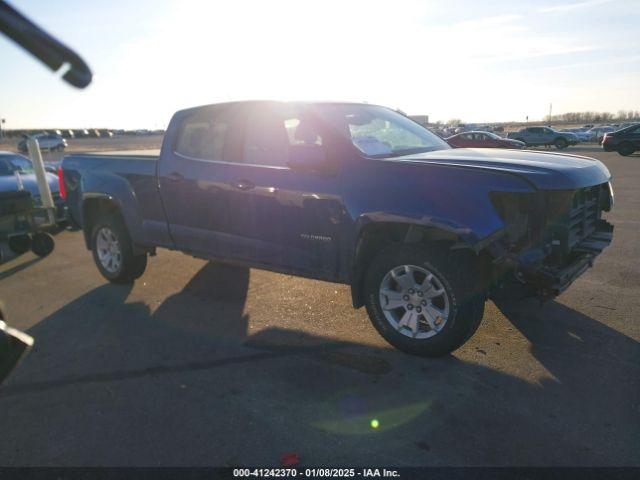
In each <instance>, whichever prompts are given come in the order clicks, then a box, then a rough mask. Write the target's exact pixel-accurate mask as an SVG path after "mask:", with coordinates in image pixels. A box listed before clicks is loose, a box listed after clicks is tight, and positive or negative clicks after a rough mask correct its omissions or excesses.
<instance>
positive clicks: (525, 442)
mask: <svg viewBox="0 0 640 480" xmlns="http://www.w3.org/2000/svg"><path fill="white" fill-rule="evenodd" d="M567 153H578V154H585V155H589V156H593V157H596V158H599V159H601V160H603V161H604V163H605V164H606V165H607V166H608V167H609V169H610V170H611V172H612V174H613V176H614V188H615V194H616V205H615V209H614V210H613V212H611V213H609V214H608V215H607V218H608V220H609V221H611V222H612V223H614V225H615V232H614V242H613V244H612V245H611V246H610V247H609V248H608V249H607V250H606V251H605V252H604V253H603V254H602V255H601V256H600V257H599V258H598V260H597V261H596V264H595V266H594V268H592V269H591V270H589V271H588V272H587V273H586V274H585V275H583V276H582V277H581V278H580V279H578V281H576V282H575V284H574V285H573V286H572V287H571V288H570V289H569V290H568V291H567V292H565V293H564V294H563V295H561V296H560V297H558V298H557V299H556V300H555V301H551V302H549V303H547V304H545V305H544V306H542V307H540V306H539V305H538V303H537V302H536V301H533V300H532V301H526V302H521V303H518V304H510V305H495V304H494V303H492V302H488V303H487V305H486V311H485V319H484V321H483V323H482V325H481V327H480V329H479V330H478V332H477V333H476V334H475V336H474V337H473V338H472V339H471V340H470V341H469V342H468V343H467V344H466V345H465V346H464V347H463V348H461V349H460V350H458V351H457V352H455V353H454V354H453V355H450V356H448V357H445V358H442V359H436V360H433V359H423V358H416V357H411V356H408V355H406V354H403V353H401V352H399V351H396V350H394V349H392V348H391V347H390V346H388V345H387V344H386V343H385V342H384V341H383V340H382V339H381V338H380V337H379V335H378V334H377V332H376V331H375V330H374V328H373V327H372V326H371V324H370V323H369V320H368V318H367V316H366V312H365V311H364V310H363V309H361V310H354V309H353V308H352V307H351V302H350V294H349V289H348V287H346V286H342V285H335V284H330V283H324V282H318V281H312V280H307V279H302V278H296V277H291V276H286V275H280V274H275V273H270V272H265V271H259V270H249V269H244V268H238V267H231V266H225V265H222V264H219V263H213V262H211V263H210V262H205V261H203V260H198V259H194V258H191V257H189V256H186V255H183V254H181V253H177V252H170V251H166V250H160V251H159V252H158V255H157V256H156V257H153V258H151V259H150V262H149V266H148V268H147V271H146V273H145V274H144V275H143V276H142V277H141V278H140V279H139V280H138V281H137V282H136V283H135V285H133V286H115V285H111V284H108V283H107V282H106V281H105V280H104V279H103V278H102V277H101V276H100V275H99V273H98V270H97V269H96V267H95V266H94V264H93V260H92V258H91V254H90V252H88V251H87V250H86V249H85V247H84V243H83V239H82V234H81V233H80V232H72V231H63V232H61V233H59V234H58V235H56V250H55V251H54V252H53V253H52V254H51V255H50V256H49V257H47V258H44V259H39V258H37V257H35V256H34V255H33V254H31V253H29V254H26V255H22V256H20V257H17V258H13V259H11V260H9V261H8V262H6V263H4V264H2V265H0V299H2V300H3V301H4V303H5V306H6V309H7V311H8V313H9V318H10V323H11V324H12V326H15V327H18V328H20V329H23V330H26V331H27V332H28V333H30V334H31V335H32V336H33V337H35V341H36V344H35V347H34V349H33V351H32V353H31V355H30V356H29V357H27V359H26V360H25V362H24V363H23V364H22V365H21V366H20V367H19V368H18V369H17V370H16V371H15V372H14V374H13V375H12V376H11V377H10V379H9V381H8V382H7V383H6V384H5V385H3V386H2V388H0V426H1V430H2V434H1V435H0V465H12V466H15V465H40V466H42V465H47V466H49V465H55V466H67V465H76V466H78V465H79V466H205V465H206V466H209V465H212V466H236V465H254V466H256V465H257V466H276V465H279V464H280V458H281V456H282V455H283V454H287V453H297V454H298V455H299V458H300V466H305V465H332V466H340V465H360V466H365V465H372V464H373V465H385V466H386V465H398V466H400V465H402V466H414V465H415V466H421V465H583V466H589V465H640V347H639V344H638V341H639V340H640V328H639V324H638V320H637V316H638V314H639V313H640V262H639V261H638V259H639V258H640V238H639V235H638V234H639V231H640V189H639V187H638V186H639V185H640V156H638V155H637V154H636V155H635V156H632V157H627V158H624V157H620V156H618V155H617V154H615V153H611V154H608V153H603V152H602V151H601V150H600V149H598V148H597V147H581V148H570V149H569V150H568V151H567ZM373 420H376V422H373ZM374 427H376V428H374Z"/></svg>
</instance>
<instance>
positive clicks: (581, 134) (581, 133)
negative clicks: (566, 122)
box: [560, 128, 590, 142]
mask: <svg viewBox="0 0 640 480" xmlns="http://www.w3.org/2000/svg"><path fill="white" fill-rule="evenodd" d="M560 131H561V132H568V133H573V134H574V135H575V136H576V137H578V141H580V142H588V141H589V140H590V135H589V133H587V130H586V129H584V128H563V129H562V130H560Z"/></svg>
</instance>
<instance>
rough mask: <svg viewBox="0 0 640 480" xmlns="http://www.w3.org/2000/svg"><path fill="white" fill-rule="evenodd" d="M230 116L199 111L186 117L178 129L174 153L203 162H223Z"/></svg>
mask: <svg viewBox="0 0 640 480" xmlns="http://www.w3.org/2000/svg"><path fill="white" fill-rule="evenodd" d="M230 124H231V118H230V115H228V114H225V113H223V112H215V111H204V112H202V111H200V112H196V113H194V114H193V115H191V116H189V117H187V118H186V119H185V120H184V121H183V123H182V126H181V127H180V130H179V132H178V138H177V141H176V148H175V151H176V153H179V154H181V155H184V156H187V157H191V158H197V159H203V160H225V159H228V158H227V157H228V156H227V155H225V147H226V144H227V133H228V131H229V128H230Z"/></svg>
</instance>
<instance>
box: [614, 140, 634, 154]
mask: <svg viewBox="0 0 640 480" xmlns="http://www.w3.org/2000/svg"><path fill="white" fill-rule="evenodd" d="M635 151H636V148H635V147H634V146H633V144H632V143H630V142H625V143H623V144H621V145H620V146H619V147H618V153H619V154H620V155H622V156H623V157H628V156H629V155H631V154H633V152H635Z"/></svg>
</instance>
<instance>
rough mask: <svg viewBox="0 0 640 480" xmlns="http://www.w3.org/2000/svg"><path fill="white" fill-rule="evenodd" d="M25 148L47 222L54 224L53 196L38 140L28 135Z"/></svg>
mask: <svg viewBox="0 0 640 480" xmlns="http://www.w3.org/2000/svg"><path fill="white" fill-rule="evenodd" d="M27 149H28V150H29V157H30V158H31V162H33V170H34V171H35V174H36V179H37V181H38V191H39V192H40V199H41V201H42V206H43V207H44V208H45V209H46V210H47V217H48V219H49V224H50V225H55V224H56V214H55V205H54V203H53V197H52V196H51V189H50V188H49V182H47V175H46V172H45V169H44V161H43V160H42V154H41V153H40V145H39V144H38V140H36V139H35V138H32V137H28V138H27Z"/></svg>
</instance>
